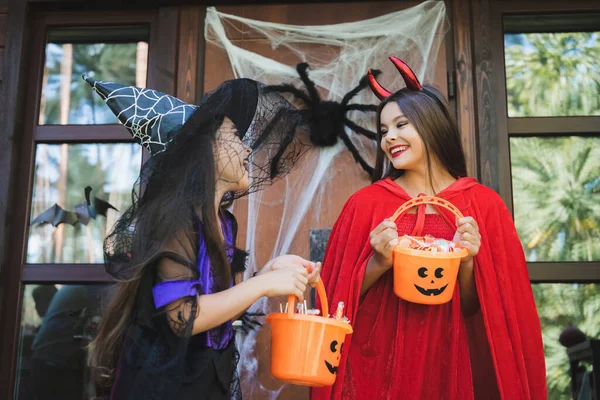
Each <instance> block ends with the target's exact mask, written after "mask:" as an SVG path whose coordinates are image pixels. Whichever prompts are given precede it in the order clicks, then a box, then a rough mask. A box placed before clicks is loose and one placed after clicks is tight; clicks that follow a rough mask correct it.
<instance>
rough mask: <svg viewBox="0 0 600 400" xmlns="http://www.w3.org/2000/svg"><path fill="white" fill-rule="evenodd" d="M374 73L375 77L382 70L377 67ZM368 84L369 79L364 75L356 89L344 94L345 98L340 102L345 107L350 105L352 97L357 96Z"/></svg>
mask: <svg viewBox="0 0 600 400" xmlns="http://www.w3.org/2000/svg"><path fill="white" fill-rule="evenodd" d="M372 73H373V75H374V76H375V77H377V75H379V74H380V73H381V71H380V70H378V69H376V70H373V71H372ZM367 84H368V79H367V76H366V75H365V76H363V77H362V79H361V80H360V82H359V83H358V85H357V86H356V87H355V88H354V89H352V90H351V91H349V92H348V93H346V95H345V96H344V98H343V99H342V101H341V103H340V104H341V105H342V106H343V107H345V106H346V105H348V103H349V102H350V100H352V98H354V96H356V95H357V94H358V92H360V91H361V90H363V89H364V88H366V87H367Z"/></svg>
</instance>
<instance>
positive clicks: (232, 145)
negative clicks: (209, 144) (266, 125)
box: [214, 117, 251, 191]
mask: <svg viewBox="0 0 600 400" xmlns="http://www.w3.org/2000/svg"><path fill="white" fill-rule="evenodd" d="M250 152H251V150H250V148H248V147H246V146H245V145H244V144H243V143H242V140H241V139H240V138H239V136H238V131H237V129H236V127H235V125H234V123H233V122H232V121H231V120H230V119H229V118H227V117H225V119H224V120H223V123H222V124H221V126H220V127H219V131H218V132H217V138H216V140H215V146H214V154H215V164H216V166H215V170H216V177H217V182H218V183H221V184H223V185H225V186H227V191H242V190H246V189H248V187H249V181H248V166H249V157H250Z"/></svg>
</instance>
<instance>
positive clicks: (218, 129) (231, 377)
mask: <svg viewBox="0 0 600 400" xmlns="http://www.w3.org/2000/svg"><path fill="white" fill-rule="evenodd" d="M86 80H87V81H88V83H90V85H92V87H93V88H94V89H95V90H96V92H97V93H98V94H99V95H100V96H101V97H102V98H103V99H104V100H105V101H106V103H107V105H108V106H109V107H110V108H111V109H112V111H113V112H114V113H115V114H116V115H117V116H118V117H119V120H120V121H121V122H122V123H123V124H124V125H125V126H126V127H127V128H128V129H129V130H130V132H131V133H132V134H133V136H134V137H135V138H136V139H137V140H138V141H140V142H141V144H143V145H144V146H145V147H147V148H148V149H149V150H150V153H151V158H150V160H149V161H148V162H147V163H146V164H145V165H144V166H143V167H142V173H141V175H140V179H139V182H138V183H139V185H138V187H136V188H135V189H134V191H133V199H134V201H133V205H132V207H131V208H129V209H128V210H127V211H126V212H125V213H124V215H123V216H122V217H121V218H120V219H119V220H118V222H117V223H116V225H115V227H114V229H113V231H112V232H111V234H110V235H109V236H108V237H107V239H106V241H105V244H104V247H105V248H104V251H105V258H106V267H107V271H108V272H109V273H110V274H111V275H113V276H114V277H115V278H116V279H117V284H116V286H115V292H114V295H113V297H112V300H111V302H110V303H109V305H108V308H107V310H106V312H105V313H104V315H103V320H102V323H101V325H100V328H99V332H98V336H97V338H96V340H95V342H94V344H93V346H92V347H93V354H92V365H93V366H94V367H95V370H96V371H97V372H98V375H99V378H100V379H99V383H100V388H101V390H102V389H103V390H105V391H106V392H109V393H110V394H109V396H110V399H115V400H125V399H144V400H151V399H157V400H158V399H160V400H163V399H177V400H182V399H183V400H185V399H200V398H204V399H214V400H218V399H227V400H230V399H232V398H241V391H240V388H239V382H238V379H237V378H236V363H237V352H236V347H235V342H234V334H233V327H232V320H235V319H237V318H238V317H239V316H240V315H242V314H243V313H244V311H245V310H246V309H247V308H248V307H249V306H250V305H251V304H252V303H253V302H255V301H256V300H258V299H259V298H260V297H262V296H278V295H288V294H295V295H296V296H297V297H299V298H302V294H303V292H304V290H305V288H306V285H307V284H308V283H312V284H314V283H315V281H316V279H317V278H318V270H319V269H320V266H319V265H315V264H313V263H310V262H308V261H306V260H304V259H302V258H300V257H297V256H291V255H289V256H282V257H279V258H276V259H274V260H272V261H270V262H269V263H267V264H266V265H265V266H264V267H263V268H262V269H261V270H260V271H259V272H258V273H255V276H254V277H253V278H250V279H248V280H246V281H244V282H242V281H241V276H242V275H241V274H242V272H243V271H244V269H245V263H244V260H245V252H244V251H242V250H239V249H237V248H236V247H235V245H236V240H235V239H236V233H237V232H236V231H237V225H236V221H235V218H234V217H233V215H232V214H231V213H229V212H228V211H227V208H228V206H229V205H230V204H231V202H232V201H233V200H234V199H236V198H238V197H240V196H242V195H244V194H246V193H248V191H250V190H257V189H259V188H260V186H261V185H264V184H267V183H269V182H270V181H272V180H273V179H274V178H276V177H277V176H280V175H283V174H284V173H286V172H287V171H288V170H289V169H290V168H291V166H292V165H293V163H294V162H295V161H296V159H297V158H298V157H299V156H300V154H301V153H302V151H301V150H302V146H300V144H299V143H297V142H295V141H293V140H289V138H290V137H292V138H293V137H294V135H293V134H294V133H295V130H296V128H297V125H298V121H299V116H298V114H297V113H296V112H295V110H294V109H292V107H291V106H290V105H289V103H287V102H286V101H285V100H284V99H283V98H281V97H280V96H279V95H277V94H275V93H265V91H264V90H263V89H264V88H263V86H262V85H261V84H259V83H258V82H255V81H252V80H249V79H236V80H232V81H228V82H225V83H224V84H222V85H221V86H220V87H219V88H218V89H217V90H215V91H214V92H213V93H211V94H210V95H206V96H205V97H204V98H203V100H202V101H201V103H200V105H199V106H194V105H190V104H186V103H184V102H182V101H181V100H179V99H176V98H174V97H171V96H169V95H166V94H164V93H160V92H156V91H154V90H149V89H141V88H136V87H131V86H129V87H126V86H122V85H118V84H113V83H108V82H97V81H94V80H93V79H91V78H87V79H86ZM138 193H141V194H140V195H139V197H138ZM308 269H312V272H311V273H310V274H309V272H308Z"/></svg>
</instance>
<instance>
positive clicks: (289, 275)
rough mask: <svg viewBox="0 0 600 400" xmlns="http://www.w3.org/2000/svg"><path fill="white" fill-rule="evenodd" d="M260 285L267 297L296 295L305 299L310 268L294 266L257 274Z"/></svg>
mask: <svg viewBox="0 0 600 400" xmlns="http://www.w3.org/2000/svg"><path fill="white" fill-rule="evenodd" d="M255 279H257V280H260V286H261V287H262V288H263V293H264V295H265V296H267V297H275V296H287V295H290V294H293V295H295V296H296V297H297V298H298V301H304V292H305V291H306V285H307V283H308V270H307V269H306V268H304V267H302V266H294V267H287V268H281V269H277V270H274V271H269V272H266V273H263V274H261V275H260V276H257V277H256V278H255Z"/></svg>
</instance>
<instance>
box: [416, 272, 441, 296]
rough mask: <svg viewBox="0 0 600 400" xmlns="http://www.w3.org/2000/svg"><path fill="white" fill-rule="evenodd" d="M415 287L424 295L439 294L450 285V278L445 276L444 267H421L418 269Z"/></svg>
mask: <svg viewBox="0 0 600 400" xmlns="http://www.w3.org/2000/svg"><path fill="white" fill-rule="evenodd" d="M417 275H418V277H417V278H415V281H416V283H415V284H414V285H415V288H416V289H417V290H418V291H419V293H421V294H422V295H423V296H439V295H440V294H442V293H444V290H446V288H447V287H448V279H446V277H445V276H444V268H433V267H432V268H427V267H421V268H419V270H418V271H417Z"/></svg>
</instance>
